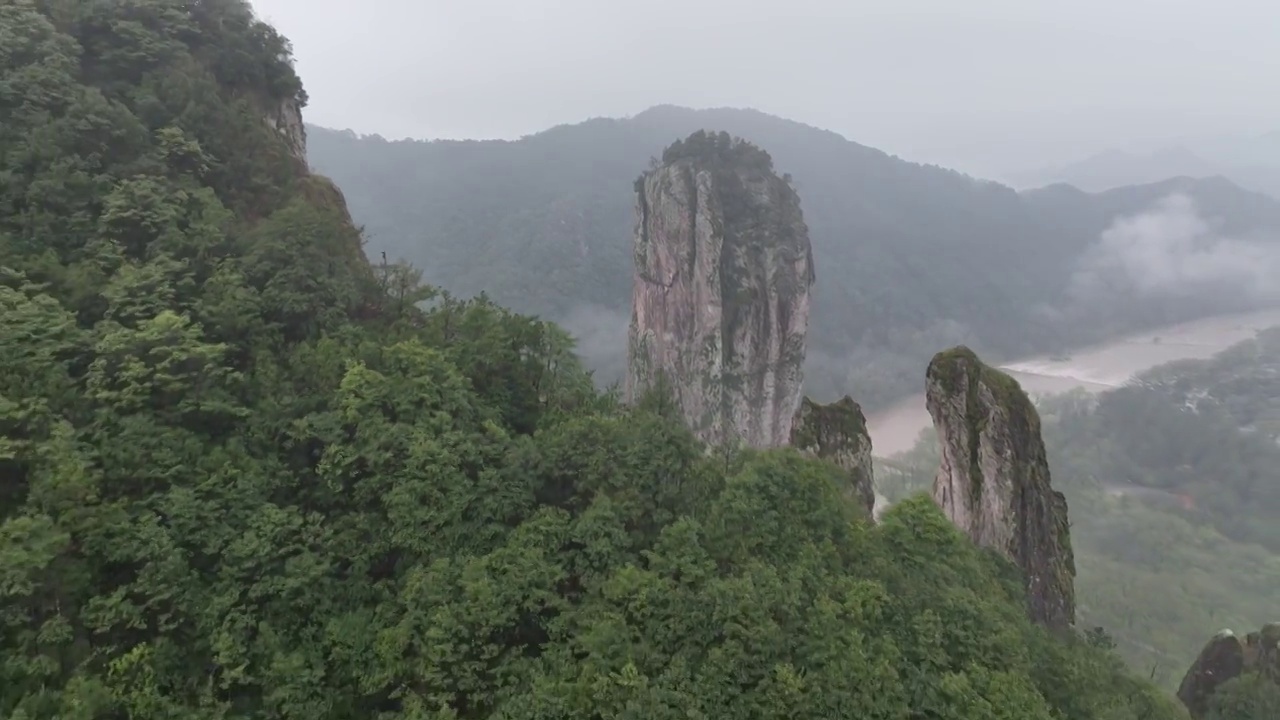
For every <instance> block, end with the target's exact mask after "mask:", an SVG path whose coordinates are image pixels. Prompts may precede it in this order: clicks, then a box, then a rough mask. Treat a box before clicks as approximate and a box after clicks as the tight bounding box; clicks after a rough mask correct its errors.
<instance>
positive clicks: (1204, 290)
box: [1070, 194, 1280, 304]
mask: <svg viewBox="0 0 1280 720" xmlns="http://www.w3.org/2000/svg"><path fill="white" fill-rule="evenodd" d="M1070 293H1071V296H1072V297H1073V299H1075V300H1077V301H1079V302H1083V303H1089V304H1092V303H1096V302H1098V301H1099V300H1106V301H1114V300H1116V299H1123V298H1138V299H1144V300H1148V299H1185V298H1195V297H1206V298H1214V299H1219V300H1235V301H1238V302H1245V303H1252V304H1260V303H1270V302H1277V301H1280V243H1277V242H1276V241H1275V239H1267V238H1237V237H1230V236H1227V235H1224V234H1221V233H1220V232H1219V231H1218V229H1217V228H1216V227H1215V224H1214V223H1213V222H1212V221H1210V220H1209V219H1206V218H1205V217H1204V216H1203V215H1202V214H1201V212H1200V209H1199V208H1198V207H1197V205H1196V203H1195V201H1194V200H1193V199H1192V198H1190V197H1188V196H1186V195H1183V194H1172V195H1169V196H1167V197H1164V198H1162V199H1161V200H1159V201H1158V202H1156V203H1155V204H1154V205H1152V206H1151V208H1149V209H1148V210H1146V211H1144V212H1141V213H1138V214H1135V215H1130V216H1124V217H1120V218H1117V219H1116V220H1114V221H1113V222H1112V223H1111V225H1110V226H1109V227H1108V228H1107V229H1106V230H1105V231H1103V233H1102V234H1101V236H1100V237H1099V238H1098V241H1097V242H1096V243H1095V244H1094V245H1093V246H1091V247H1090V248H1089V249H1088V250H1087V251H1086V252H1085V253H1084V255H1083V256H1082V257H1081V259H1080V262H1079V267H1078V268H1077V270H1076V271H1075V273H1074V274H1073V276H1072V279H1071V285H1070Z"/></svg>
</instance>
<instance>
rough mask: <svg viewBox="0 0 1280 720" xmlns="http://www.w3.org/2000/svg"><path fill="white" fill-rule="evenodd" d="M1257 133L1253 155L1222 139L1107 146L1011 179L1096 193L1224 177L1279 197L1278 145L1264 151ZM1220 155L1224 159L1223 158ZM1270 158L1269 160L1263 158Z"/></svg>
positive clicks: (1022, 183) (1028, 184)
mask: <svg viewBox="0 0 1280 720" xmlns="http://www.w3.org/2000/svg"><path fill="white" fill-rule="evenodd" d="M1272 142H1276V141H1269V140H1267V139H1266V138H1259V139H1257V140H1256V142H1255V143H1254V144H1253V145H1254V146H1255V147H1256V148H1257V149H1258V151H1259V152H1258V155H1257V157H1256V158H1255V159H1249V157H1248V156H1247V155H1246V154H1245V152H1244V145H1242V144H1239V143H1237V144H1232V145H1227V144H1226V143H1225V141H1218V142H1214V143H1210V142H1204V143H1201V145H1202V150H1199V151H1197V150H1192V149H1190V148H1187V147H1184V146H1173V147H1168V148H1164V149H1161V150H1156V151H1154V152H1149V153H1133V152H1124V151H1120V150H1108V151H1105V152H1101V153H1098V154H1097V155H1093V156H1090V157H1088V158H1085V159H1084V160H1081V161H1079V162H1075V163H1071V164H1068V165H1064V166H1062V167H1058V168H1050V169H1046V170H1041V171H1038V172H1030V173H1025V174H1023V175H1022V176H1020V177H1017V178H1014V179H1015V180H1016V182H1017V184H1018V185H1019V186H1021V187H1039V186H1042V185H1049V184H1053V183H1066V184H1068V185H1074V186H1076V187H1078V188H1080V189H1082V190H1088V191H1091V192H1100V191H1103V190H1110V189H1112V188H1118V187H1123V186H1125V185H1139V184H1144V183H1155V182H1160V181H1162V180H1168V179H1170V178H1177V177H1192V178H1210V177H1219V176H1220V177H1225V178H1227V179H1229V180H1231V181H1232V182H1234V183H1235V184H1237V185H1239V186H1240V187H1242V188H1245V189H1248V190H1253V191H1255V192H1260V193H1265V194H1267V195H1270V196H1272V197H1274V198H1280V149H1278V150H1277V152H1274V153H1272V152H1266V150H1267V148H1268V147H1269V146H1270V145H1271V144H1272ZM1224 158H1226V159H1224ZM1271 158H1274V159H1275V163H1274V164H1269V163H1268V162H1267V160H1268V159H1271Z"/></svg>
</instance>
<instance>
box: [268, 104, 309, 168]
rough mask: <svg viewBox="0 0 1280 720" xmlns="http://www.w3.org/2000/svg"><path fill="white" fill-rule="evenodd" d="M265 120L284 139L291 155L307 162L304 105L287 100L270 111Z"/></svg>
mask: <svg viewBox="0 0 1280 720" xmlns="http://www.w3.org/2000/svg"><path fill="white" fill-rule="evenodd" d="M264 119H265V120H266V123H267V125H268V126H269V127H270V128H271V129H272V130H275V131H276V132H278V133H280V136H281V137H282V138H284V141H285V143H286V144H287V145H288V146H289V154H290V155H292V156H293V157H294V158H295V159H297V160H301V161H302V162H304V163H305V162H306V161H307V128H306V125H304V124H303V122H302V103H301V101H299V100H296V99H285V100H282V101H280V103H279V104H278V105H276V106H275V107H274V108H272V109H271V110H269V111H268V112H267V113H266V115H265V117H264Z"/></svg>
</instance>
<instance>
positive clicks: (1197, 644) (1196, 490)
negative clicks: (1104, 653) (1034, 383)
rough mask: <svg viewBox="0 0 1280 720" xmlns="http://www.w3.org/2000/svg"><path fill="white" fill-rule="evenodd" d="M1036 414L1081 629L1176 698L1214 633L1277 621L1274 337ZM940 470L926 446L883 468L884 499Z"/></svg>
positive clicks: (1278, 433) (1061, 399) (1278, 455)
mask: <svg viewBox="0 0 1280 720" xmlns="http://www.w3.org/2000/svg"><path fill="white" fill-rule="evenodd" d="M1040 411H1041V414H1042V416H1043V418H1044V437H1045V444H1046V446H1047V449H1048V452H1049V461H1050V464H1051V467H1052V469H1053V481H1054V485H1055V486H1056V487H1058V488H1059V489H1061V490H1062V491H1063V492H1064V493H1065V494H1066V495H1067V497H1068V500H1069V502H1070V506H1071V517H1072V530H1071V532H1072V543H1073V546H1074V548H1075V553H1076V566H1077V568H1078V569H1079V575H1078V577H1077V580H1076V592H1077V598H1078V600H1079V602H1080V608H1079V615H1080V618H1081V621H1082V622H1083V623H1084V624H1086V625H1100V626H1103V627H1104V628H1106V629H1107V631H1108V632H1109V633H1110V635H1111V636H1112V637H1113V638H1114V639H1115V641H1116V642H1117V644H1118V649H1119V651H1120V652H1121V654H1123V655H1124V656H1125V657H1126V659H1128V660H1129V661H1130V663H1131V664H1132V665H1133V666H1134V667H1135V669H1137V670H1139V671H1142V672H1149V673H1153V674H1154V676H1155V677H1156V679H1157V680H1158V681H1160V682H1161V683H1162V684H1163V685H1165V686H1166V687H1169V688H1170V689H1172V688H1174V687H1176V685H1177V683H1178V681H1179V680H1181V678H1182V674H1183V673H1184V672H1185V671H1186V669H1187V668H1188V667H1189V666H1190V664H1191V661H1192V660H1193V659H1195V656H1196V654H1197V653H1198V652H1199V651H1200V648H1201V647H1202V646H1203V645H1204V644H1205V642H1206V641H1207V640H1208V639H1209V638H1210V637H1211V636H1212V635H1213V633H1215V632H1217V631H1218V630H1220V629H1222V628H1234V629H1237V630H1240V631H1242V632H1245V631H1248V630H1249V629H1252V628H1255V627H1257V626H1259V625H1260V624H1262V623H1263V622H1268V621H1271V620H1272V619H1273V618H1274V615H1275V610H1276V608H1275V598H1276V597H1277V596H1280V562H1277V560H1276V555H1277V552H1278V551H1280V534H1278V533H1277V530H1276V524H1275V519H1274V518H1275V512H1276V508H1278V507H1280V497H1278V496H1277V493H1280V483H1278V482H1277V472H1280V445H1278V444H1277V440H1278V439H1280V328H1276V329H1272V330H1269V331H1265V332H1263V333H1261V334H1259V336H1258V337H1257V338H1256V339H1255V340H1250V341H1246V342H1243V343H1240V344H1239V345H1236V346H1235V347H1232V348H1230V349H1229V350H1227V351H1225V352H1223V353H1221V354H1219V355H1218V356H1216V357H1215V358H1213V359H1211V360H1188V361H1180V362H1176V363H1171V364H1169V365H1165V366H1161V367H1158V368H1154V369H1152V370H1150V371H1148V372H1146V373H1143V374H1142V375H1140V376H1139V377H1138V378H1137V379H1136V380H1135V381H1134V382H1133V383H1131V384H1130V385H1129V386H1127V387H1124V388H1121V389H1119V390H1116V391H1113V392H1109V393H1105V394H1103V395H1101V396H1097V397H1093V396H1090V395H1087V394H1084V393H1083V392H1079V393H1072V394H1068V395H1061V396H1056V397H1051V398H1046V399H1043V400H1042V401H1041V402H1040ZM936 467H937V457H936V450H935V449H934V447H933V441H932V438H927V439H925V440H922V442H921V444H920V445H919V446H918V447H917V448H916V450H914V451H913V452H912V453H909V454H907V455H906V456H903V457H899V458H895V459H892V460H889V461H886V464H885V465H884V466H883V467H882V468H880V474H879V479H880V480H881V483H882V488H881V489H882V491H883V492H885V493H886V494H888V495H889V496H891V497H894V498H896V497H903V496H905V495H907V494H909V493H911V492H913V491H915V490H916V489H919V488H921V487H924V486H926V485H927V484H928V483H929V482H931V481H932V473H933V469H934V468H936ZM1267 717H1270V716H1267Z"/></svg>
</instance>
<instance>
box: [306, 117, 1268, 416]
mask: <svg viewBox="0 0 1280 720" xmlns="http://www.w3.org/2000/svg"><path fill="white" fill-rule="evenodd" d="M703 128H706V129H712V130H724V131H728V132H730V133H732V134H734V135H738V136H741V137H744V138H746V139H748V140H750V141H752V142H754V143H756V144H757V145H759V146H761V147H762V148H764V149H765V150H767V151H768V152H769V153H770V154H771V155H772V156H773V158H774V161H775V166H776V167H777V168H778V171H779V172H783V173H788V174H789V175H790V176H791V178H792V181H793V183H794V185H795V187H796V188H797V190H798V192H799V195H800V198H801V204H802V209H803V211H804V214H805V218H806V220H807V222H808V225H809V228H810V235H811V238H812V242H813V249H814V256H815V263H816V267H817V278H818V279H817V283H816V285H815V289H814V293H815V295H814V310H813V324H812V333H811V336H810V353H809V365H808V377H809V381H810V385H811V392H813V393H815V394H817V395H819V396H828V397H829V396H832V395H835V394H837V393H851V394H852V395H853V396H854V397H855V399H857V400H859V401H860V402H863V403H864V404H866V405H869V406H871V407H874V406H877V405H880V404H882V403H885V402H888V401H890V400H892V399H894V398H896V397H899V396H902V395H904V394H906V393H909V392H912V391H914V390H917V389H918V386H919V384H920V382H921V381H920V377H921V374H922V373H923V370H924V365H925V363H926V362H927V360H928V358H929V356H930V355H931V354H932V353H933V352H934V351H936V350H937V349H938V348H940V347H944V346H946V345H950V344H955V343H960V342H964V343H968V344H970V345H971V346H973V347H975V348H976V349H979V350H980V351H982V352H984V353H987V354H988V355H989V357H991V358H992V359H996V360H998V359H1000V358H1001V357H1009V356H1013V355H1017V354H1026V353H1034V352H1044V351H1051V350H1055V349H1058V348H1062V347H1068V346H1071V345H1072V344H1075V343H1081V342H1087V341H1091V340H1095V339H1101V338H1103V337H1108V336H1110V335H1113V334H1115V333H1118V332H1122V331H1126V330H1129V329H1133V328H1136V327H1141V326H1144V325H1149V324H1155V323H1163V322H1170V321H1175V320H1181V319H1186V318H1191V317H1196V316H1198V315H1203V314H1207V313H1212V312H1217V311H1220V310H1234V309H1239V308H1241V307H1252V306H1254V305H1257V304H1260V303H1268V302H1272V301H1275V300H1277V299H1278V298H1277V295H1280V293H1277V282H1276V280H1274V279H1273V278H1274V277H1276V276H1280V254H1278V253H1277V250H1276V248H1277V245H1276V244H1274V243H1273V242H1272V238H1273V237H1276V236H1277V235H1278V234H1280V202H1277V201H1276V200H1274V199H1272V198H1270V197H1266V196H1264V195H1262V194H1259V193H1256V192H1250V191H1248V190H1245V189H1242V188H1241V187H1239V186H1237V185H1236V184H1235V183H1233V182H1231V181H1229V180H1226V179H1224V178H1222V177H1210V178H1207V179H1196V178H1189V177H1183V178H1175V179H1171V180H1163V181H1161V182H1156V183H1149V184H1140V185H1127V186H1125V187H1122V188H1119V189H1116V190H1112V191H1108V192H1103V193H1088V192H1085V191H1082V190H1080V189H1077V188H1073V187H1068V186H1065V185H1056V186H1051V187H1046V188H1043V189H1039V190H1035V191H1030V192H1023V193H1019V192H1017V191H1015V190H1013V189H1012V188H1010V187H1007V186H1003V185H1000V184H997V183H993V182H988V181H984V180H980V179H977V178H973V177H969V176H966V175H964V174H961V173H958V172H955V171H952V170H947V169H944V168H940V167H936V166H927V165H919V164H916V163H912V162H908V161H906V160H903V159H901V158H898V157H894V156H890V155H888V154H886V153H883V152H881V151H879V150H876V149H873V148H870V147H866V146H863V145H859V144H858V143H856V142H851V141H849V140H847V139H845V138H844V137H841V136H840V135H838V134H836V133H833V132H828V131H825V130H821V129H819V128H815V127H811V126H808V125H804V124H802V123H798V122H794V121H790V120H786V119H783V118H779V117H775V116H771V115H767V114H764V113H761V112H756V111H752V110H738V109H713V110H690V109H686V108H680V107H673V106H659V107H655V108H652V109H650V110H647V111H645V112H643V113H641V114H639V115H636V116H634V117H630V118H624V119H604V118H600V119H593V120H588V121H586V122H582V123H579V124H575V125H563V126H558V127H554V128H551V129H549V130H547V131H545V132H541V133H538V134H535V135H531V136H528V137H525V138H522V139H520V140H515V141H501V140H495V141H453V140H449V141H413V140H404V141H395V142H389V141H387V140H385V139H383V138H380V137H378V136H363V137H362V136H358V135H356V134H355V133H353V132H350V131H336V130H329V129H324V128H319V127H311V128H310V129H309V132H310V150H309V157H310V161H311V163H312V164H313V165H314V167H315V168H316V169H317V170H318V171H319V172H321V173H324V174H326V175H328V176H330V177H332V178H333V179H334V180H335V181H337V183H338V184H339V186H340V187H341V188H342V189H343V191H344V192H345V193H346V196H347V200H348V202H349V205H350V208H351V210H352V212H353V214H354V216H355V218H356V220H357V221H358V222H361V223H363V224H364V225H365V228H366V231H367V237H368V241H369V245H368V248H367V251H368V252H369V254H370V256H371V257H377V255H376V253H378V252H386V253H387V254H388V256H389V257H391V258H393V259H394V258H405V259H408V260H410V261H412V262H413V263H414V264H416V265H418V266H419V267H421V268H422V269H423V270H424V273H425V277H426V279H427V280H428V281H429V282H432V283H434V284H437V285H440V286H442V287H444V288H446V289H448V290H450V291H452V292H455V293H458V294H462V295H473V294H476V293H479V292H486V293H488V294H489V295H490V296H492V297H493V298H494V299H495V300H497V301H499V302H500V303H503V304H506V305H510V306H511V307H514V308H517V309H519V310H522V311H525V312H529V313H536V314H539V315H543V316H545V317H549V318H552V319H555V320H557V321H558V322H561V323H562V324H564V325H566V326H567V327H568V328H569V329H570V330H571V331H573V332H574V333H575V334H577V335H578V337H579V338H580V350H581V352H582V354H583V355H584V356H585V357H586V358H587V359H588V361H589V362H590V363H591V365H592V366H593V367H595V368H596V369H597V370H598V374H599V376H600V377H601V378H602V379H606V380H608V379H612V378H615V377H617V376H618V374H619V371H620V370H621V367H622V366H621V363H622V357H623V352H624V349H625V333H626V326H627V318H628V312H629V310H628V307H629V301H630V288H631V268H632V260H631V236H632V230H633V212H634V207H633V205H634V194H633V188H632V184H633V181H634V179H635V177H636V176H637V175H638V174H639V173H640V172H641V171H642V170H643V169H644V168H645V167H647V166H648V163H649V162H650V159H651V158H652V157H655V156H658V155H660V154H661V152H662V149H663V148H664V147H665V146H666V145H668V144H669V143H671V142H672V141H674V140H676V139H678V138H682V137H685V136H687V135H688V134H689V133H691V132H693V131H695V130H698V129H703ZM1086 185H1087V184H1086ZM1272 271H1275V272H1274V273H1273V272H1272Z"/></svg>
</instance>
